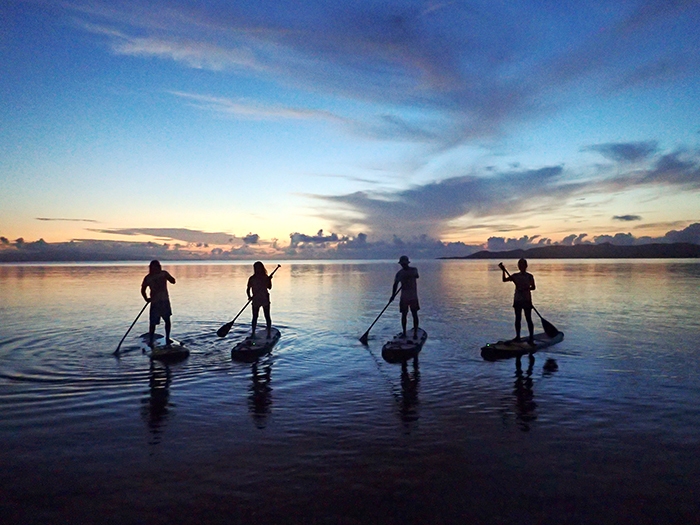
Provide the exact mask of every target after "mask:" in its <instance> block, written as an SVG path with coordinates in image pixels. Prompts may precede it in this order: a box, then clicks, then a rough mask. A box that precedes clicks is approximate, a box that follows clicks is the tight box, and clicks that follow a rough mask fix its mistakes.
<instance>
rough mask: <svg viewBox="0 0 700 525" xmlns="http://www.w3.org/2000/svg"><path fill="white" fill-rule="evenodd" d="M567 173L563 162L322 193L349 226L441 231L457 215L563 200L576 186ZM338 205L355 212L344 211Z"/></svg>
mask: <svg viewBox="0 0 700 525" xmlns="http://www.w3.org/2000/svg"><path fill="white" fill-rule="evenodd" d="M562 175H563V168H562V167H561V166H549V167H544V168H540V169H535V170H520V171H508V172H502V173H495V174H491V173H490V174H488V175H482V176H479V175H464V176H458V177H451V178H447V179H444V180H441V181H434V182H429V183H426V184H421V185H415V186H413V187H411V188H408V189H405V190H399V191H395V192H355V193H352V194H346V195H337V196H317V199H320V200H324V201H327V202H329V203H331V204H332V205H333V209H332V210H331V211H329V212H326V215H327V217H328V218H329V219H332V220H335V221H336V222H337V223H339V224H342V225H343V227H344V229H348V230H349V229H352V228H353V227H357V226H363V227H365V228H368V229H369V230H370V231H371V232H372V233H373V234H375V235H378V236H380V237H381V236H383V237H387V236H390V235H392V234H397V235H401V236H406V235H416V234H422V233H425V234H427V235H430V236H433V237H439V236H441V234H443V233H444V231H445V230H447V229H449V226H448V225H449V222H450V221H452V220H454V219H458V218H462V217H465V216H469V217H472V218H478V217H503V216H508V215H512V214H515V213H520V212H523V211H526V210H529V209H532V208H534V207H536V206H538V205H543V204H544V203H546V202H556V201H559V200H560V199H561V197H562V195H566V194H567V193H572V192H574V191H575V188H576V187H577V185H576V184H573V183H570V182H567V181H565V180H564V179H563V178H562ZM338 205H340V206H342V207H344V208H345V210H346V211H349V212H350V213H351V215H347V214H346V215H342V214H341V213H340V212H339V211H338Z"/></svg>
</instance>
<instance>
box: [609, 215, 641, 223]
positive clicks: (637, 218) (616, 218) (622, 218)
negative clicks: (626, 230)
mask: <svg viewBox="0 0 700 525" xmlns="http://www.w3.org/2000/svg"><path fill="white" fill-rule="evenodd" d="M613 220H614V221H622V222H631V221H641V220H642V218H641V217H640V216H639V215H614V216H613Z"/></svg>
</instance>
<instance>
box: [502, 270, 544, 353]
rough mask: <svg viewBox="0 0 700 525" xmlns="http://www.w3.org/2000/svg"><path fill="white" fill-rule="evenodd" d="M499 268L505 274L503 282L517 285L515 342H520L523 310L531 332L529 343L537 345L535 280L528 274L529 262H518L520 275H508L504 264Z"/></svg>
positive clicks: (514, 306)
mask: <svg viewBox="0 0 700 525" xmlns="http://www.w3.org/2000/svg"><path fill="white" fill-rule="evenodd" d="M498 267H499V268H500V269H501V271H502V272H503V282H504V283H506V282H508V281H512V282H513V284H515V296H514V297H513V308H514V309H515V341H520V324H521V320H522V313H523V310H524V311H525V321H527V329H528V330H529V331H530V337H529V338H528V340H527V342H528V343H529V344H531V345H534V344H535V325H534V324H533V323H532V294H531V293H530V292H531V291H532V290H534V289H535V278H534V277H533V276H532V274H531V273H528V272H527V261H526V260H525V259H520V260H519V261H518V269H519V270H520V272H519V273H514V274H513V275H508V273H507V272H506V269H505V267H504V266H503V263H498Z"/></svg>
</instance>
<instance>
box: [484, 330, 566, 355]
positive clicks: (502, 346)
mask: <svg viewBox="0 0 700 525" xmlns="http://www.w3.org/2000/svg"><path fill="white" fill-rule="evenodd" d="M563 339H564V333H563V332H559V333H557V335H555V336H554V337H549V336H548V335H547V334H545V333H541V334H535V337H534V343H535V344H534V345H531V344H529V343H528V342H527V338H523V339H522V340H520V341H513V340H510V341H498V342H497V343H488V344H487V345H486V346H482V347H481V357H483V358H484V359H486V360H487V361H495V360H496V359H508V358H509V357H518V356H523V355H526V354H534V353H535V352H537V351H538V350H542V349H543V348H547V347H548V346H552V345H555V344H557V343H560V342H561V341H562V340H563Z"/></svg>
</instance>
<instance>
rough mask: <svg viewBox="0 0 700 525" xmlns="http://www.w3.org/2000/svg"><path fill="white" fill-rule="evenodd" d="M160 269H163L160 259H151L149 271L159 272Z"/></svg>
mask: <svg viewBox="0 0 700 525" xmlns="http://www.w3.org/2000/svg"><path fill="white" fill-rule="evenodd" d="M160 271H162V268H161V266H160V261H156V260H155V259H154V260H153V261H151V264H149V265H148V273H158V272H160Z"/></svg>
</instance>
